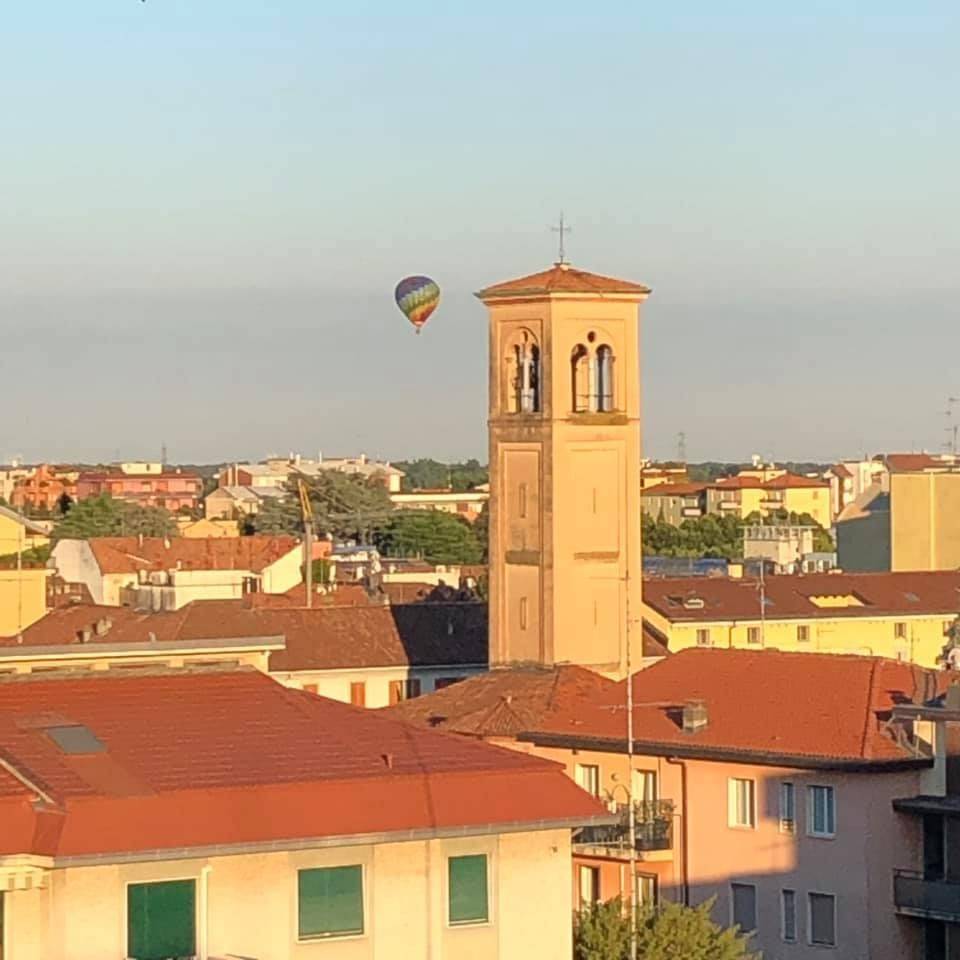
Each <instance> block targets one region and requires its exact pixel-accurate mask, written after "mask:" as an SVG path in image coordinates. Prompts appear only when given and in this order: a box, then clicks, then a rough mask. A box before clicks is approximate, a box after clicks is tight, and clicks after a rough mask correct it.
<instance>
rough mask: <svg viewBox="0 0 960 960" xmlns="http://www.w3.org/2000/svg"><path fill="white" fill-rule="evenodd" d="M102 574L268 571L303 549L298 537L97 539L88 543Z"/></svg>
mask: <svg viewBox="0 0 960 960" xmlns="http://www.w3.org/2000/svg"><path fill="white" fill-rule="evenodd" d="M87 542H88V543H89V544H90V549H91V550H92V551H93V555H94V557H95V559H96V561H97V564H98V566H99V567H100V572H101V573H136V572H137V571H138V570H172V569H174V568H175V567H176V566H177V564H178V563H179V564H180V565H181V567H182V568H183V569H185V570H250V571H253V572H255V573H260V572H261V571H262V570H263V569H264V568H265V567H268V566H269V565H270V564H271V563H274V562H275V561H276V560H279V559H280V557H283V556H286V555H287V554H288V553H290V551H291V550H294V549H297V548H299V547H300V542H299V541H298V540H297V539H296V538H295V537H285V536H277V537H270V536H255V537H198V538H196V539H194V538H190V537H170V538H169V539H166V540H165V539H164V538H163V537H144V538H143V542H142V543H141V542H140V540H139V538H137V537H94V538H92V539H90V540H89V541H87Z"/></svg>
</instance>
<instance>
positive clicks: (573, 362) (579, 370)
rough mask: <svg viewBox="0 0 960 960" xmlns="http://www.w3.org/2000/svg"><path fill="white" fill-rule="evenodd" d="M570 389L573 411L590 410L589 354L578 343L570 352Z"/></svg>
mask: <svg viewBox="0 0 960 960" xmlns="http://www.w3.org/2000/svg"><path fill="white" fill-rule="evenodd" d="M570 391H571V405H572V407H573V412H574V413H586V412H588V411H589V410H590V354H589V352H588V351H587V348H586V347H585V346H584V345H583V344H582V343H579V344H577V346H575V347H574V348H573V352H572V353H571V354H570Z"/></svg>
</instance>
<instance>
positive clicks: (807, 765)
mask: <svg viewBox="0 0 960 960" xmlns="http://www.w3.org/2000/svg"><path fill="white" fill-rule="evenodd" d="M577 669H578V668H573V667H564V668H560V671H561V673H560V674H558V676H562V675H563V672H564V671H571V670H577ZM542 672H543V673H544V676H545V682H547V685H548V686H549V687H550V688H551V689H552V690H553V691H554V692H552V693H551V694H550V696H549V698H548V699H549V701H550V703H549V706H548V707H546V708H544V709H539V710H537V711H532V712H529V711H527V710H526V709H525V706H526V705H525V702H524V700H523V698H522V697H518V696H516V695H515V692H514V691H512V690H511V687H515V686H516V679H513V680H511V679H510V678H511V676H513V677H515V678H516V677H518V676H519V674H518V671H517V670H516V669H514V670H502V671H496V672H495V673H492V674H489V675H487V677H474V678H471V679H468V680H465V681H463V682H462V683H460V684H458V685H457V686H456V687H455V688H451V689H450V690H445V691H441V692H440V693H437V694H433V695H431V696H428V697H423V698H421V699H419V700H417V701H412V702H411V703H410V704H406V705H403V706H402V707H400V708H396V709H398V710H399V711H400V712H403V713H406V714H407V715H408V718H409V719H415V720H417V721H419V722H422V723H425V724H427V725H430V726H440V727H441V728H447V729H455V730H462V732H465V733H469V732H475V731H471V729H470V727H471V720H472V718H480V719H482V721H483V724H484V725H485V726H486V728H488V729H489V730H490V731H496V730H498V729H499V730H504V729H509V728H510V726H511V724H512V726H513V729H514V730H517V729H518V727H519V728H522V729H521V730H520V732H516V733H514V734H513V735H512V736H508V737H502V736H501V737H497V738H496V739H497V740H498V741H499V742H501V743H503V744H504V745H506V746H511V747H512V748H514V749H520V750H525V751H530V752H534V753H536V754H538V755H539V756H542V757H545V758H548V759H552V760H556V761H559V762H560V763H562V764H563V765H564V767H565V768H566V770H567V773H568V775H569V776H571V777H572V778H574V779H575V780H576V781H577V782H578V783H579V784H580V785H581V786H582V787H583V788H584V789H586V790H587V791H588V792H590V793H592V794H594V795H595V796H597V797H598V798H599V799H601V800H603V801H604V802H605V803H606V804H607V806H608V808H609V809H610V810H611V811H615V812H617V813H619V814H620V815H621V820H620V823H619V824H618V825H615V826H612V827H611V826H603V827H597V828H591V829H586V830H583V831H581V832H580V833H579V835H578V836H577V837H576V838H575V845H574V856H573V863H572V867H573V882H574V894H575V900H576V902H578V903H579V904H584V903H586V902H589V901H595V900H607V899H610V898H612V897H614V896H617V895H623V896H625V897H629V896H630V893H631V884H630V873H629V863H630V859H631V858H630V855H629V854H630V844H629V833H628V829H627V816H626V813H627V811H628V809H629V807H628V805H629V804H630V803H633V804H634V809H635V814H636V823H637V827H636V838H635V842H636V854H635V862H636V872H637V880H636V887H635V889H636V893H637V896H638V897H639V898H640V899H641V900H643V901H647V902H654V903H655V902H657V901H658V900H661V899H671V900H678V901H681V902H686V903H689V904H697V903H701V902H703V901H704V900H706V899H708V898H710V897H716V898H717V900H716V906H715V913H714V915H715V918H716V919H717V920H718V921H720V922H722V923H725V924H730V923H738V924H739V925H740V926H741V927H742V928H743V929H748V930H753V931H754V936H753V949H755V950H760V951H762V955H763V957H765V958H778V960H791V958H797V960H813V958H822V957H823V956H824V951H825V950H826V951H830V952H828V953H827V954H826V955H827V956H831V955H832V956H835V957H837V958H844V960H847V958H849V960H861V958H862V960H867V958H869V960H903V958H911V957H914V958H921V957H924V956H925V955H924V954H923V953H922V950H923V925H922V924H921V923H917V922H916V920H915V919H911V918H909V917H907V916H905V915H904V911H903V910H900V909H898V907H897V905H896V903H895V900H894V875H895V870H896V868H901V867H905V866H911V865H913V864H914V863H915V862H916V860H917V857H918V853H917V851H918V849H919V848H920V847H919V845H920V842H921V839H920V833H919V827H918V825H917V823H915V822H911V818H910V817H907V816H904V815H903V814H902V813H899V812H897V810H895V809H894V802H895V801H897V802H898V804H899V802H900V801H901V800H902V799H903V798H909V797H917V796H920V795H922V794H923V793H924V792H925V791H926V790H927V789H928V788H929V787H928V783H929V780H930V777H931V776H932V771H933V768H934V760H933V756H932V750H931V747H930V744H929V740H930V737H929V733H928V732H927V731H926V729H925V728H924V727H922V726H920V725H916V724H915V723H914V721H913V719H911V718H910V717H908V716H905V715H904V716H901V715H899V714H895V713H894V708H895V707H896V708H897V709H898V710H900V709H901V708H900V707H899V706H898V705H900V704H922V703H925V702H927V701H928V700H929V698H930V696H931V695H932V694H934V693H935V692H936V690H937V687H938V681H941V680H942V679H943V678H944V677H945V676H946V674H939V675H938V674H936V673H931V672H928V671H924V670H921V669H918V668H915V667H911V666H910V665H908V664H904V663H901V662H898V661H893V660H883V659H879V658H873V657H856V656H841V655H834V654H829V655H819V654H810V653H802V654H792V653H781V652H779V651H776V650H761V651H752V650H737V649H732V650H712V649H696V648H694V649H688V650H684V651H681V652H679V653H676V654H673V655H672V656H667V657H665V658H663V659H662V660H660V661H659V662H657V663H654V664H653V665H652V666H650V667H648V668H647V669H645V670H642V671H640V672H638V673H636V674H635V675H634V677H633V680H632V683H633V691H632V692H633V699H634V744H633V751H632V752H633V756H632V757H631V756H628V753H627V713H626V685H625V682H620V683H616V684H614V683H611V682H609V681H604V682H602V683H600V684H599V685H598V684H593V685H591V684H588V683H585V682H583V681H582V680H580V681H578V682H577V683H575V684H570V683H567V684H566V685H565V686H560V685H557V682H556V681H553V680H551V679H550V676H551V674H552V671H542ZM583 673H587V671H583ZM498 675H499V676H498ZM599 679H600V678H598V680H599ZM494 701H499V702H496V703H495V702H494ZM524 713H525V714H526V716H524ZM518 715H519V716H518ZM507 716H509V719H510V721H511V723H507V719H506V717H507ZM958 718H960V713H958ZM524 720H526V727H525V728H523V722H524ZM928 726H929V725H928ZM918 732H922V733H923V734H924V736H923V739H921V738H920V737H919V736H918V735H917V734H918ZM487 736H488V737H491V736H492V734H491V733H488V734H487ZM958 810H960V807H958ZM958 816H960V814H958ZM913 819H914V820H916V818H913ZM958 822H960V820H958ZM957 835H958V837H960V830H958V834H957ZM957 859H958V861H960V856H958V857H957ZM958 877H960V873H958ZM956 889H957V890H960V886H958V887H957V888H956ZM956 916H957V918H958V920H960V895H958V898H957V904H956ZM958 946H960V938H958ZM950 956H953V954H951V955H950Z"/></svg>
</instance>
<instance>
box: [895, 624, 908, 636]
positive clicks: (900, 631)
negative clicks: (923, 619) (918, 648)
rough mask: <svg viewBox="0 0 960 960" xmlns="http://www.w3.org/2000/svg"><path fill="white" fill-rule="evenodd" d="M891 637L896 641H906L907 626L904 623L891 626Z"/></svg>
mask: <svg viewBox="0 0 960 960" xmlns="http://www.w3.org/2000/svg"><path fill="white" fill-rule="evenodd" d="M893 636H894V639H896V640H906V639H907V625H906V624H905V623H902V622H901V623H895V624H894V625H893Z"/></svg>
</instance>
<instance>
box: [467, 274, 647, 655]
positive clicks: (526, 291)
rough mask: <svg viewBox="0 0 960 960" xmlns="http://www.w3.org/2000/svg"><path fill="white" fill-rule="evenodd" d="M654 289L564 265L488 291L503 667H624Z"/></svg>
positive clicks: (636, 592) (493, 518) (495, 566)
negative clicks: (642, 364) (642, 335)
mask: <svg viewBox="0 0 960 960" xmlns="http://www.w3.org/2000/svg"><path fill="white" fill-rule="evenodd" d="M649 292H650V291H649V289H648V288H647V287H645V286H643V285H642V284H638V283H630V282H627V281H623V280H615V279H612V278H610V277H602V276H598V275H596V274H592V273H586V272H584V271H582V270H576V269H574V268H573V267H571V266H570V264H568V263H565V262H559V263H556V264H554V266H553V267H552V268H550V269H549V270H545V271H543V272H542V273H537V274H533V275H532V276H528V277H522V278H520V279H518V280H511V281H507V282H505V283H499V284H496V285H494V286H491V287H487V288H486V289H484V290H482V291H480V293H479V294H477V296H478V297H479V298H480V299H481V300H482V301H483V302H484V303H485V304H486V306H487V308H488V310H489V317H490V399H489V407H490V420H489V429H490V489H491V498H490V507H491V509H490V659H491V662H492V663H494V664H508V663H518V662H537V663H542V664H548V665H549V664H557V663H579V664H583V665H586V666H590V667H593V668H594V669H597V670H601V671H604V672H607V673H613V674H622V673H623V672H624V670H625V666H626V661H627V634H628V631H627V624H628V622H632V621H631V614H630V610H631V609H632V610H634V611H636V610H639V609H640V568H641V550H640V484H639V483H638V482H637V481H638V478H639V477H640V467H641V459H640V369H639V355H640V348H639V323H638V319H637V315H638V305H639V304H640V303H642V302H643V301H644V300H645V299H646V297H647V295H648V294H649ZM634 619H635V617H634ZM639 633H640V631H639V630H637V631H636V634H637V635H638V636H637V644H638V646H637V657H639ZM634 662H638V660H635V661H634Z"/></svg>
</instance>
